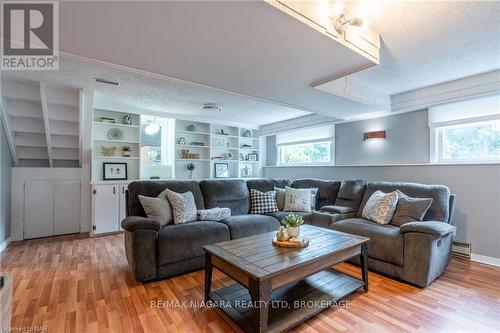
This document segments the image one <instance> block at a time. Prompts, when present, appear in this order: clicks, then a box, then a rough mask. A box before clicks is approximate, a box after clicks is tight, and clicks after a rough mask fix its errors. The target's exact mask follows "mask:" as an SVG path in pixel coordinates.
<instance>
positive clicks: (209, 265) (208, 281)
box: [205, 252, 212, 302]
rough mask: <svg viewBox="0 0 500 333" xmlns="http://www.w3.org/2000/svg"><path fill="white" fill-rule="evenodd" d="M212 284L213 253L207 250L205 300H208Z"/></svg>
mask: <svg viewBox="0 0 500 333" xmlns="http://www.w3.org/2000/svg"><path fill="white" fill-rule="evenodd" d="M211 285H212V255H211V254H210V253H208V252H205V302H208V294H210V288H211Z"/></svg>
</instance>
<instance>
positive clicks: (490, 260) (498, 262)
mask: <svg viewBox="0 0 500 333" xmlns="http://www.w3.org/2000/svg"><path fill="white" fill-rule="evenodd" d="M470 260H472V261H476V262H480V263H482V264H488V265H493V266H497V267H500V258H494V257H488V256H483V255H480V254H474V253H472V254H471V257H470Z"/></svg>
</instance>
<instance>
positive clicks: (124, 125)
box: [94, 120, 141, 128]
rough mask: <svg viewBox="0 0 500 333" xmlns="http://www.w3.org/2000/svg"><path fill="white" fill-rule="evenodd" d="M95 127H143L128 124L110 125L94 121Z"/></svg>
mask: <svg viewBox="0 0 500 333" xmlns="http://www.w3.org/2000/svg"><path fill="white" fill-rule="evenodd" d="M94 125H104V126H108V127H125V128H140V127H141V126H139V125H127V124H120V123H108V122H105V121H97V120H94Z"/></svg>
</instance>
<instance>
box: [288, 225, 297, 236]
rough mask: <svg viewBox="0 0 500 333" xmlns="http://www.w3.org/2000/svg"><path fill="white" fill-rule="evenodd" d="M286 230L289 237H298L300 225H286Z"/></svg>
mask: <svg viewBox="0 0 500 333" xmlns="http://www.w3.org/2000/svg"><path fill="white" fill-rule="evenodd" d="M286 231H287V233H288V236H290V237H299V236H300V227H290V226H287V227H286Z"/></svg>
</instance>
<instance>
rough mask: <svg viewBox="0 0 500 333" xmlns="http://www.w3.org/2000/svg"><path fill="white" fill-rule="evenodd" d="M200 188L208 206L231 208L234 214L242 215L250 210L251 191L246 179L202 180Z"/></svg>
mask: <svg viewBox="0 0 500 333" xmlns="http://www.w3.org/2000/svg"><path fill="white" fill-rule="evenodd" d="M200 188H201V192H202V193H203V199H204V202H205V207H206V208H214V207H224V208H229V209H231V214H232V215H242V214H248V213H249V212H250V192H249V191H248V188H247V185H246V183H245V181H244V180H241V179H213V180H202V181H201V182H200Z"/></svg>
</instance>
